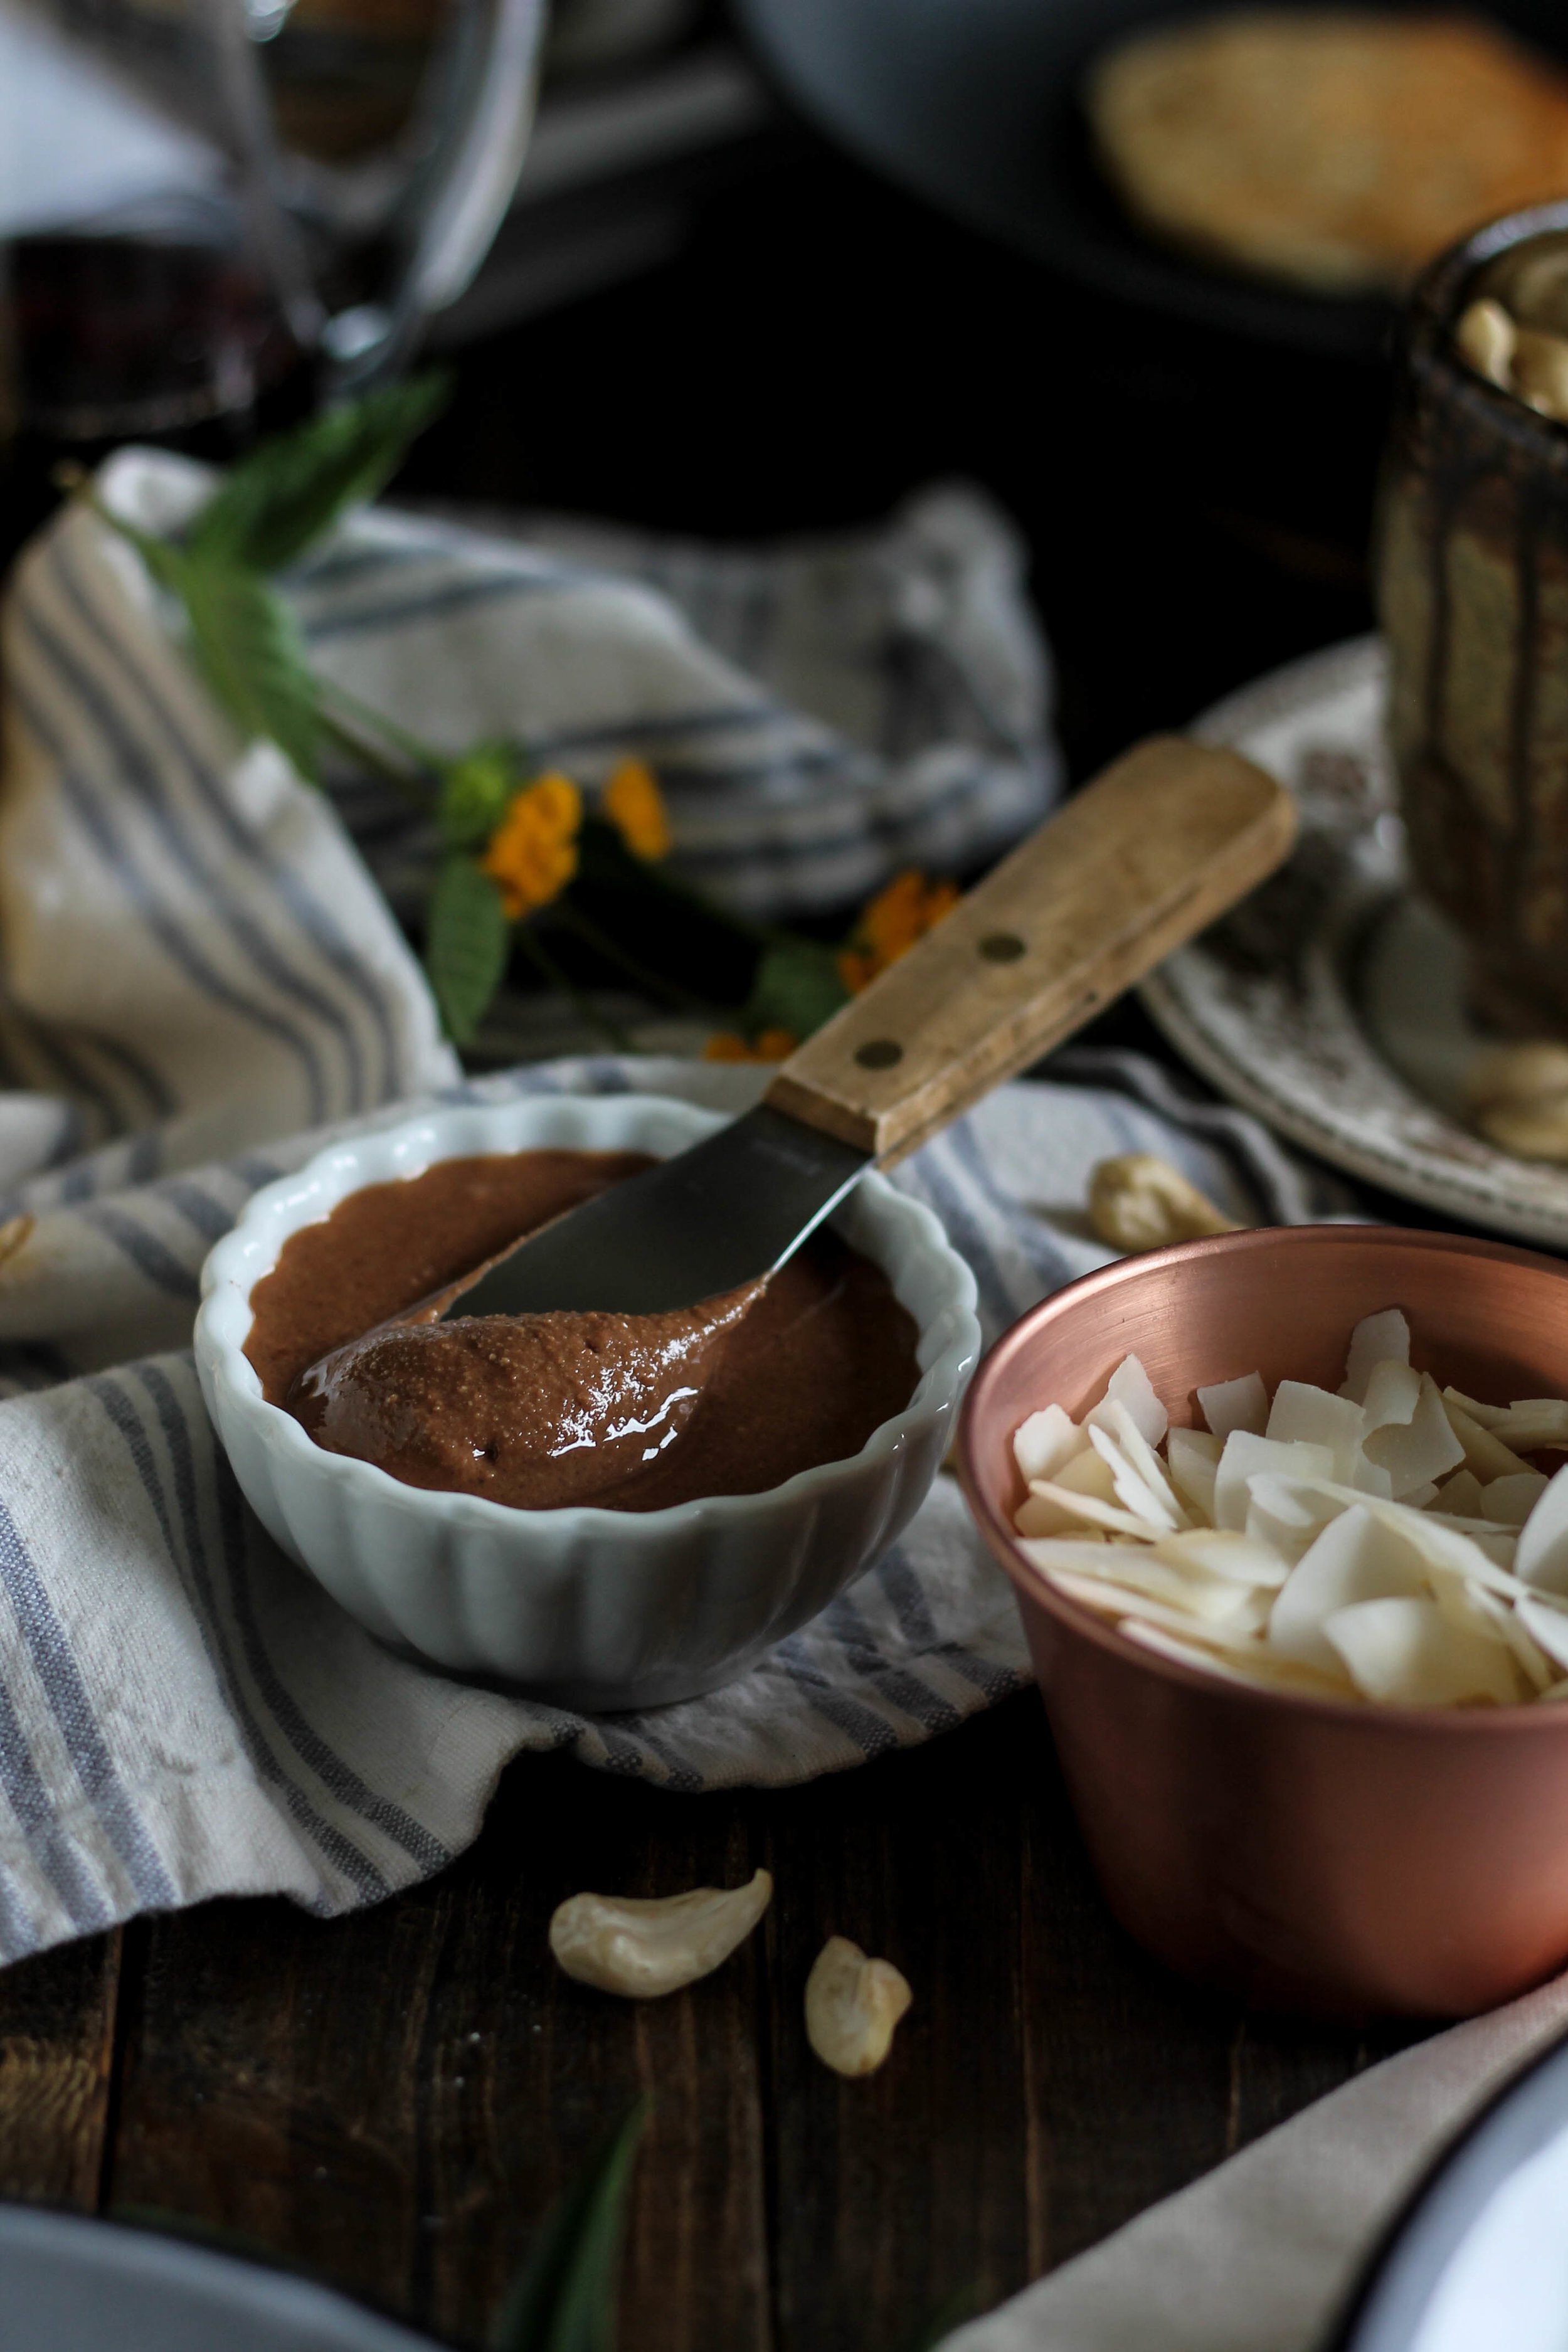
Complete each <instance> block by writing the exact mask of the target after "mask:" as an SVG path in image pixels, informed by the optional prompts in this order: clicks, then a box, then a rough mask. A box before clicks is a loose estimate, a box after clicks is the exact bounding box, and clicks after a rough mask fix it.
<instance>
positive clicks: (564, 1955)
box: [550, 1870, 773, 2000]
mask: <svg viewBox="0 0 1568 2352" xmlns="http://www.w3.org/2000/svg"><path fill="white" fill-rule="evenodd" d="M772 1895H773V1880H772V1878H771V1877H770V1876H769V1874H768V1873H767V1872H766V1871H765V1870H759V1871H758V1872H757V1874H756V1876H755V1877H754V1878H752V1879H751V1880H750V1881H749V1882H748V1884H747V1885H744V1886H731V1887H721V1886H694V1887H693V1888H692V1889H691V1891H690V1893H689V1895H659V1896H657V1897H653V1898H648V1897H646V1896H640V1895H570V1896H569V1897H568V1898H567V1900H566V1901H565V1902H564V1903H563V1904H562V1905H561V1906H560V1908H559V1909H558V1910H557V1911H556V1913H555V1915H554V1916H553V1917H552V1920H551V1922H550V1948H551V1950H552V1952H553V1953H554V1955H555V1957H556V1958H557V1959H558V1960H559V1961H560V1963H561V1966H562V1967H563V1969H565V1971H566V1973H567V1975H568V1976H569V1977H575V1978H576V1979H577V1980H578V1982H579V1983H580V1984H591V1985H597V1986H598V1988H599V1990H601V1992H618V1993H625V1994H626V1996H627V1998H628V1999H630V2000H656V1999H657V1998H658V1995H659V1994H660V1993H666V1992H678V1991H679V1989H680V1987H681V1986H682V1985H689V1984H695V1983H696V1982H697V1979H699V1977H705V1976H710V1975H711V1974H712V1972H713V1970H714V1969H716V1968H717V1967H718V1966H719V1965H720V1963H721V1961H722V1960H727V1959H728V1958H729V1957H730V1955H731V1952H732V1951H733V1950H734V1949H735V1948H736V1947H737V1945H739V1944H743V1943H744V1942H745V1940H746V1937H748V1936H749V1935H750V1934H751V1932H752V1928H753V1927H755V1926H756V1924H757V1922H758V1920H759V1919H760V1918H761V1917H762V1916H763V1912H764V1911H765V1910H766V1909H767V1907H768V1904H769V1901H770V1900H771V1898H772Z"/></svg>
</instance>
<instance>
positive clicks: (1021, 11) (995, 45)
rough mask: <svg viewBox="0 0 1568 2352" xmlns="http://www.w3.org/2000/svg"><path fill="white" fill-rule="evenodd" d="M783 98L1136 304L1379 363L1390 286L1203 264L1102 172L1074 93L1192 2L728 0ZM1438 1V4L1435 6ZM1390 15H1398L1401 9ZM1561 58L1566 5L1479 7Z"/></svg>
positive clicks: (1066, 269)
mask: <svg viewBox="0 0 1568 2352" xmlns="http://www.w3.org/2000/svg"><path fill="white" fill-rule="evenodd" d="M734 5H735V8H736V12H737V14H738V16H739V17H740V20H741V22H742V26H744V28H745V29H746V31H747V32H748V33H749V35H750V36H751V37H752V43H753V46H754V47H755V49H756V51H757V54H758V55H759V57H760V58H761V59H762V61H763V65H764V66H765V67H766V68H768V70H769V71H770V72H771V74H772V75H773V79H775V80H776V82H777V83H778V85H779V87H780V88H781V89H783V91H784V94H785V95H786V97H788V98H789V99H790V100H793V101H794V103H795V105H796V106H798V107H799V108H800V109H801V110H802V111H803V112H804V113H805V114H806V115H808V116H809V117H810V118H811V119H812V120H813V121H815V122H816V124H817V126H818V127H819V128H820V129H821V130H823V131H826V132H827V133H828V135H829V136H830V137H832V138H835V139H837V141H838V142H840V143H841V144H842V145H843V146H845V147H847V148H848V149H849V150H850V151H851V152H852V153H854V154H855V155H857V156H858V158H859V159H860V160H861V161H862V162H863V163H869V164H871V165H872V166H873V167H874V168H876V169H878V170H879V171H881V172H883V173H886V174H887V176H888V177H889V178H890V179H892V180H895V181H897V182H899V183H900V184H901V185H902V186H904V187H905V188H908V189H910V190H911V191H913V192H914V193H915V194H919V195H922V196H924V197H925V198H926V199H927V201H928V202H930V203H931V204H933V205H937V206H938V207H939V208H940V209H941V210H942V211H944V212H947V213H950V214H952V215H953V216H954V217H956V218H957V219H959V220H962V221H963V222H965V223H967V224H968V226H971V227H973V228H978V229H981V230H984V231H985V232H986V233H987V234H989V235H991V236H994V237H997V238H999V239H1000V240H1001V241H1002V242H1003V243H1004V244H1006V245H1009V246H1011V247H1014V248H1015V249H1016V250H1017V251H1020V252H1023V253H1026V254H1028V255H1031V256H1032V257H1034V258H1035V259H1037V260H1038V261H1041V262H1044V263H1046V264H1047V265H1048V266H1049V267H1050V268H1054V269H1057V270H1059V271H1061V272H1062V273H1063V274H1064V275H1066V276H1067V277H1069V278H1076V279H1078V280H1079V281H1080V282H1083V283H1085V284H1088V285H1089V286H1092V287H1094V288H1095V289H1098V290H1099V291H1100V293H1102V294H1108V295H1111V296H1113V297H1115V298H1117V299H1121V300H1122V301H1125V302H1127V303H1130V304H1131V305H1133V306H1134V307H1136V308H1139V309H1142V310H1151V311H1155V312H1163V313H1164V314H1166V315H1173V316H1175V317H1178V318H1181V319H1184V320H1190V321H1192V322H1194V323H1196V324H1204V325H1207V326H1211V327H1217V328H1220V329H1222V330H1226V331H1229V332H1231V333H1234V334H1238V335H1243V336H1248V337H1251V338H1254V339H1256V340H1257V341H1262V342H1266V343H1272V344H1275V345H1283V346H1286V347H1292V346H1293V347H1295V348H1297V349H1299V350H1304V351H1310V352H1319V353H1321V354H1324V355H1325V356H1333V357H1341V358H1345V359H1359V360H1371V359H1375V358H1376V357H1377V356H1378V354H1379V353H1380V352H1382V350H1383V348H1384V342H1385V340H1386V337H1387V332H1388V328H1389V324H1390V321H1391V319H1392V316H1393V310H1392V306H1391V305H1390V304H1389V303H1387V302H1385V301H1383V300H1381V299H1360V300H1342V299H1327V298H1324V297H1321V296H1312V295H1307V294H1297V293H1293V292H1291V291H1290V290H1289V289H1288V288H1283V287H1273V286H1268V285H1266V284H1263V283H1261V282H1259V281H1254V280H1252V279H1249V278H1242V277H1239V276H1238V277H1229V276H1226V274H1225V273H1223V272H1222V271H1219V270H1215V269H1207V268H1204V267H1203V266H1202V265H1201V264H1198V263H1195V262H1189V261H1187V260H1184V258H1182V257H1180V256H1178V255H1175V254H1173V253H1169V252H1166V251H1164V250H1163V249H1162V248H1161V247H1159V246H1158V245H1156V244H1155V243H1153V242H1152V240H1150V239H1149V238H1147V237H1145V236H1142V235H1141V234H1140V233H1139V231H1137V230H1136V229H1134V228H1133V227H1132V226H1131V225H1130V224H1129V222H1128V221H1127V220H1126V218H1125V217H1124V215H1122V213H1121V209H1120V208H1119V206H1118V205H1117V202H1116V199H1115V197H1114V196H1113V195H1112V194H1110V190H1109V189H1108V188H1107V186H1106V185H1105V184H1104V182H1103V181H1102V179H1101V178H1100V173H1099V172H1098V171H1097V169H1096V167H1095V163H1094V158H1093V155H1092V153H1091V152H1090V149H1089V138H1088V133H1087V129H1086V125H1085V122H1084V119H1083V115H1082V112H1081V110H1080V107H1079V89H1080V88H1081V86H1082V81H1083V75H1084V68H1085V67H1086V66H1087V64H1088V62H1089V59H1090V58H1092V57H1093V56H1094V54H1095V53H1096V52H1097V51H1098V50H1099V49H1101V48H1103V47H1105V46H1106V45H1107V44H1108V43H1109V42H1110V41H1111V40H1113V39H1114V38H1115V37H1116V36H1117V34H1118V33H1119V32H1121V30H1123V29H1124V28H1126V27H1128V26H1134V25H1143V24H1154V23H1163V22H1169V21H1172V20H1174V19H1178V18H1181V17H1191V16H1208V15H1212V14H1214V13H1215V8H1214V7H1213V6H1212V5H1211V6H1202V5H1197V6H1194V5H1192V0H1175V5H1173V0H734ZM1439 5H1440V0H1428V5H1427V6H1426V8H1425V9H1422V10H1420V11H1415V12H1410V13H1426V14H1430V13H1434V11H1435V10H1436V8H1437V7H1438V6H1439ZM1390 13H1394V12H1390ZM1476 13H1477V14H1483V13H1484V14H1487V15H1489V16H1492V17H1493V18H1495V19H1496V20H1497V21H1498V22H1500V23H1501V24H1503V25H1505V26H1509V27H1510V28H1511V29H1512V30H1513V31H1515V32H1517V33H1519V34H1521V36H1522V37H1525V38H1526V39H1528V40H1530V41H1531V42H1533V44H1534V45H1535V47H1538V48H1539V49H1541V50H1542V51H1544V52H1546V53H1547V54H1549V55H1555V56H1557V57H1559V58H1568V16H1565V15H1564V12H1563V8H1562V6H1561V5H1560V0H1504V5H1499V6H1496V7H1492V8H1489V9H1487V10H1485V11H1482V10H1479V9H1478V10H1477V11H1476Z"/></svg>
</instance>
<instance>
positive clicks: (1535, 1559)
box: [1513, 1463, 1568, 1592]
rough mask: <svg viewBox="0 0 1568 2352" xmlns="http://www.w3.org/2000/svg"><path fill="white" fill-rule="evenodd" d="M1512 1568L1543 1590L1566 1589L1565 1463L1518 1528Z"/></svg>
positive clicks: (1567, 1485)
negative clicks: (1516, 1546)
mask: <svg viewBox="0 0 1568 2352" xmlns="http://www.w3.org/2000/svg"><path fill="white" fill-rule="evenodd" d="M1513 1572H1514V1574H1515V1575H1516V1576H1517V1577H1520V1578H1521V1579H1522V1580H1523V1581H1524V1582H1525V1583H1526V1584H1533V1585H1536V1586H1537V1587H1538V1588H1539V1589H1540V1590H1541V1591H1542V1592H1568V1463H1565V1464H1564V1465H1563V1468H1562V1469H1561V1470H1559V1471H1558V1473H1557V1475H1556V1476H1555V1477H1554V1478H1550V1479H1548V1481H1547V1485H1546V1492H1545V1493H1544V1494H1543V1495H1542V1497H1541V1500H1540V1501H1539V1502H1538V1503H1537V1504H1536V1506H1535V1508H1534V1509H1533V1510H1532V1511H1531V1515H1530V1517H1529V1518H1528V1519H1526V1521H1525V1523H1524V1525H1523V1527H1522V1528H1521V1529H1520V1531H1519V1547H1518V1549H1517V1550H1516V1551H1515V1553H1514V1556H1513Z"/></svg>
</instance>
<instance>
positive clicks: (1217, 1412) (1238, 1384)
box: [1198, 1372, 1268, 1443]
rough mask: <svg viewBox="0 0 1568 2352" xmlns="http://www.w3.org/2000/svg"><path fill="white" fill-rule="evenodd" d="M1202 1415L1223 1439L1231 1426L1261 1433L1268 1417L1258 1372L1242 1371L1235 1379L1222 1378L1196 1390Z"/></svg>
mask: <svg viewBox="0 0 1568 2352" xmlns="http://www.w3.org/2000/svg"><path fill="white" fill-rule="evenodd" d="M1198 1403H1199V1404H1200V1406H1201V1407H1202V1408H1203V1416H1204V1419H1205V1421H1206V1422H1207V1423H1208V1425H1209V1427H1210V1429H1211V1430H1212V1431H1213V1432H1214V1434H1215V1436H1216V1437H1217V1438H1219V1439H1220V1440H1221V1442H1222V1443H1223V1442H1224V1440H1225V1439H1226V1438H1227V1437H1228V1436H1229V1435H1230V1433H1231V1432H1232V1431H1233V1430H1237V1429H1246V1430H1250V1431H1251V1433H1252V1434H1253V1435H1254V1436H1255V1437H1261V1436H1262V1434H1263V1429H1264V1424H1265V1423H1266V1422H1267V1421H1268V1390H1267V1389H1266V1388H1265V1387H1264V1385H1263V1375H1262V1373H1261V1372H1244V1373H1243V1375H1242V1377H1241V1379H1240V1380H1238V1381H1219V1382H1218V1384H1217V1385H1216V1386H1215V1387H1214V1388H1208V1389H1200V1390H1199V1391H1198Z"/></svg>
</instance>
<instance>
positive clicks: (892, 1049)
mask: <svg viewBox="0 0 1568 2352" xmlns="http://www.w3.org/2000/svg"><path fill="white" fill-rule="evenodd" d="M903 1058H904V1049H903V1047H902V1046H901V1045H895V1044H894V1042H893V1040H892V1038H891V1037H871V1038H868V1040H867V1042H866V1044H865V1045H858V1046H857V1047H856V1049H855V1059H856V1060H857V1061H858V1063H859V1065H860V1067H861V1068H862V1069H863V1070H890V1069H891V1068H892V1066H893V1064H894V1063H895V1062H901V1061H902V1060H903Z"/></svg>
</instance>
